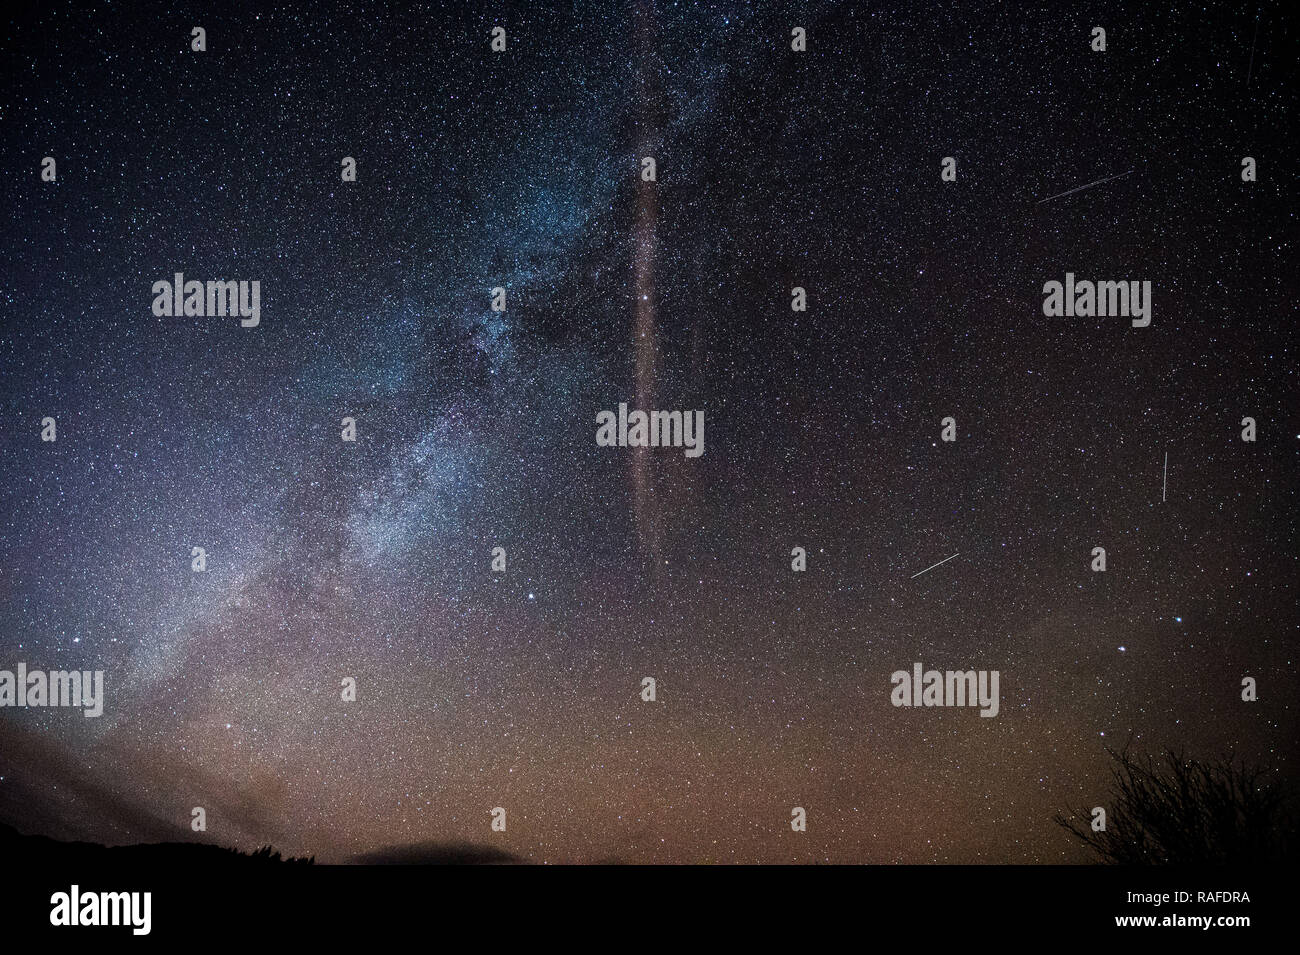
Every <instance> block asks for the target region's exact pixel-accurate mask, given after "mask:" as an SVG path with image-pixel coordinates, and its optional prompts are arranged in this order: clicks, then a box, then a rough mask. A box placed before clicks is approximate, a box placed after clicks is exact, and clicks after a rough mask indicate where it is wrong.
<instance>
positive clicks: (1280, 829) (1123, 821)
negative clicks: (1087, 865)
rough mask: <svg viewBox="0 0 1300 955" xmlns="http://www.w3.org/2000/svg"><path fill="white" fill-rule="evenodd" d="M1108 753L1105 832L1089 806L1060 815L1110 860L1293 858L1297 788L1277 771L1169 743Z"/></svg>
mask: <svg viewBox="0 0 1300 955" xmlns="http://www.w3.org/2000/svg"><path fill="white" fill-rule="evenodd" d="M1107 752H1108V753H1110V755H1111V758H1112V759H1113V760H1114V761H1115V765H1114V766H1113V767H1112V769H1111V775H1112V780H1111V795H1110V798H1109V800H1108V805H1106V806H1104V807H1103V808H1105V810H1106V828H1105V830H1104V831H1101V832H1094V831H1093V829H1092V825H1091V813H1088V812H1082V811H1077V810H1073V809H1067V812H1064V813H1057V814H1056V816H1055V817H1054V820H1055V822H1056V823H1057V825H1059V826H1061V827H1063V828H1064V829H1066V830H1067V831H1068V832H1069V833H1070V834H1071V835H1073V836H1074V837H1075V838H1076V839H1078V840H1079V841H1080V842H1082V843H1083V844H1084V845H1086V846H1088V847H1089V848H1090V849H1092V850H1093V851H1094V852H1096V853H1097V854H1098V855H1099V856H1101V859H1102V861H1103V862H1107V863H1111V864H1114V865H1247V864H1248V865H1260V864H1279V863H1282V862H1283V861H1287V860H1289V859H1291V858H1292V857H1293V855H1294V849H1295V846H1296V824H1295V823H1296V815H1295V802H1296V800H1295V792H1294V790H1293V788H1292V787H1291V786H1290V785H1289V784H1288V783H1286V782H1285V781H1284V780H1282V779H1281V778H1280V777H1279V776H1278V775H1277V774H1276V773H1274V772H1272V771H1271V770H1269V769H1266V768H1263V767H1255V766H1247V765H1246V764H1245V763H1243V762H1238V761H1236V760H1234V759H1233V758H1231V757H1229V758H1227V759H1219V760H1213V761H1203V760H1199V759H1189V758H1187V757H1185V756H1184V755H1183V754H1182V753H1180V752H1175V751H1174V750H1169V749H1166V750H1164V751H1162V752H1161V753H1160V755H1159V756H1151V755H1147V756H1145V757H1141V756H1136V755H1134V754H1132V753H1130V752H1129V747H1128V746H1127V745H1126V746H1125V747H1124V749H1122V750H1115V749H1107ZM1081 820H1082V821H1081Z"/></svg>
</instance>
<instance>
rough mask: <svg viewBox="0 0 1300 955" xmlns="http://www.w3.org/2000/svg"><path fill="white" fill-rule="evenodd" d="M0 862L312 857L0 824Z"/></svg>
mask: <svg viewBox="0 0 1300 955" xmlns="http://www.w3.org/2000/svg"><path fill="white" fill-rule="evenodd" d="M0 859H11V860H12V859H23V860H25V861H26V862H30V863H34V864H47V865H52V866H60V867H66V866H70V865H93V866H114V867H118V866H130V867H137V866H149V867H153V866H161V865H203V866H211V865H241V866H242V865H257V864H262V865H267V864H269V865H276V864H280V865H312V864H313V863H314V862H315V857H314V856H313V857H311V858H306V859H303V858H292V857H289V858H286V857H283V856H281V855H280V853H279V852H278V851H276V850H274V849H272V848H271V847H270V846H263V847H262V848H261V849H258V850H257V851H256V852H240V851H239V850H237V849H226V848H224V847H222V846H218V845H213V844H211V843H206V842H152V843H144V844H141V845H133V846H103V845H100V844H98V843H95V842H60V841H59V840H58V839H50V838H48V837H46V836H25V835H23V834H22V833H20V832H19V831H18V830H17V829H15V828H13V827H12V826H7V825H5V824H3V823H0Z"/></svg>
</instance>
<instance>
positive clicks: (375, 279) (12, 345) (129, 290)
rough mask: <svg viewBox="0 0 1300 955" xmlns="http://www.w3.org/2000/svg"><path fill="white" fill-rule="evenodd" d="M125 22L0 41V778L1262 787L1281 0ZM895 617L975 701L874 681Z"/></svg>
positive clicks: (367, 806)
mask: <svg viewBox="0 0 1300 955" xmlns="http://www.w3.org/2000/svg"><path fill="white" fill-rule="evenodd" d="M147 6H148V5H144V4H132V3H128V4H110V3H101V4H96V5H95V8H94V9H93V10H90V9H81V8H79V7H70V6H68V5H67V4H63V3H41V4H30V5H26V9H20V10H18V11H17V12H15V13H12V14H10V15H9V16H8V19H7V22H6V28H5V30H4V39H3V45H2V47H0V70H2V73H0V76H3V84H4V91H5V95H4V96H3V98H0V159H2V162H3V169H4V172H5V175H4V177H3V179H0V223H2V224H3V228H2V229H0V262H2V263H3V264H2V265H0V370H2V377H0V668H4V669H9V670H13V669H14V668H15V666H16V665H17V663H19V662H20V661H21V662H24V663H26V664H27V666H28V667H29V668H30V669H48V670H57V669H68V668H77V669H86V670H94V669H102V670H103V671H104V673H105V684H106V696H107V700H106V703H105V711H104V715H103V716H102V717H99V718H97V719H91V718H86V717H84V716H83V715H82V713H81V711H80V710H79V709H63V708H44V709H41V708H25V709H20V708H16V707H8V708H4V709H0V822H5V823H9V824H11V825H14V826H16V827H18V828H19V829H20V830H22V831H24V832H38V833H42V834H45V835H50V836H54V837H56V838H61V839H74V838H77V839H89V840H94V841H98V842H104V843H113V844H117V843H134V842H141V841H158V840H167V839H204V840H206V841H212V842H217V843H220V844H221V845H226V846H235V847H239V848H244V849H248V848H253V847H255V846H257V845H261V844H264V843H272V844H274V845H275V846H276V847H277V848H278V849H281V850H283V851H286V852H291V853H295V854H315V855H316V856H317V857H318V859H320V860H322V861H327V862H341V861H347V860H349V859H353V858H356V857H357V856H359V855H361V854H365V853H375V852H383V851H387V850H388V849H389V848H390V847H410V846H419V845H422V844H426V843H439V844H442V843H452V842H456V843H466V842H469V843H476V844H481V845H486V846H492V847H495V848H498V849H502V850H505V851H506V852H509V853H511V854H513V855H515V856H517V857H520V858H522V859H527V860H530V861H550V862H590V861H602V860H615V859H617V860H623V861H631V862H706V861H712V862H825V861H830V862H871V863H890V862H905V863H919V862H1012V863H1051V862H1081V861H1087V859H1088V858H1089V857H1088V855H1087V854H1086V852H1085V851H1084V850H1083V849H1081V848H1080V847H1078V846H1076V845H1075V844H1073V843H1072V842H1071V840H1070V839H1069V837H1068V835H1067V834H1066V833H1064V832H1063V831H1062V830H1061V829H1060V828H1059V827H1057V826H1056V825H1055V824H1054V823H1053V822H1052V815H1053V813H1054V812H1056V811H1058V810H1060V809H1063V808H1064V807H1065V806H1067V805H1070V806H1088V807H1090V806H1094V805H1104V804H1105V800H1106V787H1107V782H1108V780H1107V771H1108V757H1107V755H1106V752H1105V750H1106V747H1107V746H1123V745H1124V744H1125V743H1126V742H1127V741H1129V740H1130V739H1131V741H1132V745H1133V747H1134V748H1135V749H1137V750H1140V751H1142V752H1155V751H1157V750H1159V749H1161V748H1163V747H1175V748H1184V749H1185V750H1186V751H1187V752H1188V753H1189V754H1191V755H1196V756H1202V757H1215V756H1221V755H1227V754H1229V753H1234V754H1236V755H1237V756H1239V757H1242V758H1245V759H1247V760H1250V761H1252V762H1257V763H1269V764H1271V765H1273V766H1275V767H1276V771H1277V773H1278V774H1280V775H1281V776H1284V777H1287V778H1290V779H1292V780H1294V779H1295V778H1296V776H1297V775H1298V773H1297V767H1298V765H1300V763H1298V762H1297V761H1298V760H1300V751H1298V750H1297V746H1296V740H1297V736H1298V733H1297V730H1300V725H1298V724H1300V712H1298V710H1297V707H1298V706H1300V692H1298V691H1297V664H1296V657H1295V644H1296V639H1297V614H1296V601H1297V588H1296V584H1297V580H1298V579H1300V575H1298V574H1297V570H1298V568H1297V533H1296V532H1297V505H1298V504H1300V493H1298V491H1300V484H1298V481H1297V474H1298V472H1297V468H1296V465H1297V454H1298V453H1300V414H1297V400H1296V399H1297V394H1298V393H1300V392H1298V389H1297V375H1296V362H1297V344H1298V343H1300V333H1298V332H1297V330H1296V329H1297V325H1296V322H1297V310H1296V307H1295V295H1296V290H1297V281H1296V277H1297V275H1298V274H1300V269H1298V268H1297V265H1298V264H1300V262H1298V259H1297V255H1296V238H1295V227H1296V212H1295V209H1296V203H1295V200H1294V197H1295V195H1296V173H1295V159H1296V150H1295V147H1296V139H1295V130H1296V114H1295V105H1296V104H1295V97H1294V89H1293V88H1292V87H1289V86H1288V85H1287V81H1286V80H1285V79H1284V77H1285V76H1286V75H1288V74H1289V73H1290V71H1291V69H1293V68H1294V61H1295V54H1294V51H1295V45H1294V44H1295V39H1296V36H1295V27H1294V25H1293V24H1291V23H1289V22H1288V21H1287V19H1286V17H1285V9H1284V8H1285V7H1286V4H1279V3H1262V4H1259V5H1254V4H1246V3H1239V4H1231V5H1208V6H1207V5H1201V4H1196V5H1192V4H1175V5H1170V4H1167V3H1161V4H1155V3H1151V4H1148V3H1142V4H1124V5H1121V4H1119V3H1112V4H1100V5H1091V6H1088V7H1084V6H1076V7H1075V8H1074V9H1073V10H1069V11H1067V10H1066V8H1065V6H1064V5H1056V4H1045V5H1034V6H1024V5H1020V4H1003V3H962V4H956V5H954V4H934V5H928V4H920V3H917V4H913V3H892V4H878V3H865V2H845V3H833V2H807V3H793V4H784V3H748V4H747V3H721V2H719V3H699V4H690V3H684V2H683V3H669V2H658V3H653V2H651V0H639V2H638V0H627V2H610V3H597V2H591V3H585V2H584V3H571V4H550V3H527V4H518V5H510V4H485V5H481V4H472V3H459V2H449V3H446V4H436V3H434V4H423V5H420V6H419V7H406V8H402V9H400V10H394V9H392V8H391V7H390V5H384V7H383V8H379V7H371V8H365V9H363V8H361V7H359V6H356V7H355V8H354V10H353V11H351V12H346V13H344V12H331V10H330V8H329V5H327V4H301V5H298V6H296V7H290V6H284V5H279V4H275V5H272V4H257V5H253V4H239V5H221V8H222V9H221V10H220V11H213V10H212V9H210V5H208V4H193V5H189V6H186V5H158V8H157V10H156V11H154V12H149V11H148V10H147V9H146V8H147ZM227 6H232V7H236V6H237V7H239V8H241V9H239V10H238V11H236V12H232V11H229V10H226V9H225V8H226V7H227ZM244 7H247V8H248V9H247V11H245V10H243V9H242V8H244ZM259 10H260V12H258V11H259ZM195 26H199V27H202V28H204V29H205V30H206V40H207V50H206V51H204V52H194V51H192V50H191V49H190V42H191V29H192V28H193V27H195ZM494 26H503V27H505V29H506V31H507V49H506V51H505V52H503V53H494V52H493V51H492V50H491V48H490V41H491V31H492V28H493V27H494ZM796 26H800V27H803V28H805V29H806V30H807V37H808V49H807V51H806V52H795V51H793V50H792V49H791V30H792V29H793V28H794V27H796ZM1094 26H1102V27H1104V28H1105V30H1106V42H1107V49H1106V50H1105V52H1094V51H1093V50H1092V49H1091V48H1090V42H1091V31H1092V28H1093V27H1094ZM46 156H52V157H54V158H55V160H56V162H57V179H56V180H55V181H54V182H46V181H43V180H42V178H41V162H42V159H43V157H46ZM345 156H351V157H354V158H355V159H356V162H357V178H356V181H355V182H344V181H342V178H341V172H340V168H341V167H340V163H341V160H342V158H343V157H345ZM645 156H653V157H654V158H655V160H656V166H657V179H656V181H654V182H646V181H644V180H643V178H642V174H641V169H642V166H641V160H642V158H643V157H645ZM946 156H951V157H954V158H955V159H956V161H957V180H956V181H955V182H944V181H942V180H941V178H940V164H941V161H942V159H943V157H946ZM1245 156H1251V157H1253V158H1254V159H1255V160H1256V162H1257V165H1258V179H1257V181H1255V182H1243V181H1242V177H1241V168H1242V167H1241V162H1242V158H1243V157H1245ZM1112 176H1113V177H1116V178H1113V179H1110V180H1109V181H1106V182H1103V183H1099V184H1097V185H1094V186H1091V187H1090V188H1087V189H1082V190H1079V191H1077V192H1071V193H1070V194H1068V195H1063V196H1062V195H1059V194H1061V193H1065V192H1067V191H1068V190H1072V189H1074V188H1075V187H1078V186H1082V185H1085V184H1088V183H1094V182H1096V181H1097V180H1102V179H1107V178H1108V177H1112ZM1054 196H1055V198H1049V197H1054ZM1043 200H1047V201H1043ZM176 272H183V273H184V274H185V276H186V279H187V280H191V279H197V280H200V281H207V280H217V279H225V280H241V279H242V280H258V281H260V283H261V285H260V288H261V316H260V317H261V321H260V324H259V325H258V326H257V327H255V328H244V327H241V324H240V322H239V320H238V319H237V318H232V317H214V316H209V317H194V316H188V317H187V316H171V317H158V316H155V315H154V314H153V312H152V311H151V303H152V302H153V298H154V295H153V292H152V291H151V289H152V286H153V284H154V283H155V282H157V281H159V280H163V279H167V280H170V279H171V278H172V276H173V274H174V273H176ZM1067 272H1072V273H1074V274H1075V276H1076V277H1077V278H1079V279H1090V280H1146V281H1150V282H1151V283H1152V313H1151V319H1152V320H1151V324H1150V326H1149V327H1146V328H1135V327H1132V326H1131V324H1130V321H1129V320H1128V318H1125V317H1104V318H1100V317H1047V316H1045V315H1044V313H1043V285H1044V283H1045V282H1048V281H1051V280H1055V281H1063V280H1064V278H1065V275H1066V273H1067ZM498 286H499V287H503V288H505V289H506V290H507V307H506V310H505V311H504V312H499V311H494V310H493V309H492V307H491V291H492V289H493V288H494V287H498ZM796 286H799V287H803V288H805V289H806V290H807V301H808V308H807V310H806V311H804V312H795V311H793V310H792V308H791V289H792V288H794V287H796ZM620 402H624V403H627V404H628V405H629V406H630V407H632V408H644V409H699V410H702V411H703V412H704V417H705V424H706V431H705V445H704V447H705V452H704V454H703V455H701V456H699V457H687V456H686V455H685V454H684V453H683V451H682V449H680V448H657V449H644V450H642V449H633V448H626V447H615V448H609V447H598V446H597V444H596V442H595V440H594V438H595V432H596V415H597V414H598V412H600V411H601V410H605V409H617V407H618V405H619V403H620ZM47 416H49V417H53V418H55V419H56V421H57V441H55V442H44V441H42V440H41V430H42V425H41V422H42V419H43V418H45V417H47ZM349 416H350V417H353V418H355V419H356V423H357V440H356V442H355V443H346V442H344V441H342V440H341V437H340V431H341V420H342V419H343V418H344V417H349ZM948 416H951V417H953V418H955V420H956V428H957V440H956V441H955V442H945V441H942V440H941V439H940V431H941V424H940V422H941V419H943V418H945V417H948ZM1246 416H1250V417H1253V418H1254V419H1255V420H1256V422H1257V427H1258V440H1257V441H1256V442H1254V443H1247V442H1244V441H1243V440H1242V439H1241V430H1242V425H1241V419H1242V418H1243V417H1246ZM1166 455H1167V462H1168V463H1167V471H1166V466H1165V460H1166ZM1162 496H1163V500H1162ZM195 546H200V547H203V548H205V550H206V552H207V555H208V556H207V570H206V572H203V573H196V572H193V571H192V570H191V548H192V547H195ZM498 546H499V547H503V548H505V551H506V554H507V570H506V572H505V573H504V574H500V573H493V572H492V571H491V560H492V549H493V548H494V547H498ZM796 546H800V547H804V548H806V550H807V555H808V566H807V570H806V571H805V572H795V571H793V570H792V569H791V550H792V548H794V547H796ZM1098 546H1100V547H1104V548H1105V549H1106V554H1107V569H1106V571H1105V572H1104V573H1100V572H1093V571H1092V570H1091V569H1090V563H1091V560H1092V557H1091V552H1092V549H1093V548H1094V547H1098ZM954 554H955V555H957V556H955V557H953V558H952V559H951V560H947V561H946V562H945V563H942V564H941V565H940V566H937V567H933V569H930V570H928V571H927V572H926V573H924V574H920V575H919V576H916V575H917V574H918V572H920V571H922V570H925V569H926V568H928V567H931V565H934V564H935V563H936V562H939V561H943V560H944V559H945V558H948V557H949V556H950V555H954ZM918 661H919V662H921V663H923V664H924V665H925V667H926V668H927V669H928V668H931V667H934V668H937V669H940V670H944V669H959V670H966V669H976V670H981V669H987V670H997V671H999V673H1000V677H1001V684H1000V698H1001V707H1000V712H999V713H998V715H997V716H996V717H994V718H982V717H981V716H980V715H979V712H978V710H977V709H972V708H951V709H948V708H920V707H918V708H903V707H895V706H893V705H891V702H890V691H891V683H890V674H891V673H892V672H894V671H896V670H907V671H910V670H911V668H912V665H913V663H915V662H918ZM647 676H650V677H654V678H655V679H656V680H657V700H656V701H655V702H643V701H642V699H641V695H640V692H641V681H642V678H643V677H647ZM1246 676H1250V677H1253V678H1254V679H1255V680H1256V681H1257V683H1258V694H1259V699H1258V701H1257V702H1253V703H1249V702H1243V700H1242V698H1241V693H1242V687H1241V681H1242V679H1243V677H1246ZM346 677H352V678H354V679H355V680H356V681H357V699H356V700H355V701H354V702H345V701H343V700H342V699H341V690H340V684H341V681H342V680H343V679H344V678H346ZM195 806H202V807H204V808H205V809H206V812H207V823H208V824H207V831H206V832H205V833H194V832H192V831H191V829H190V821H191V808H192V807H195ZM497 806H500V807H504V808H505V809H506V810H507V814H508V816H507V818H508V824H507V829H506V831H504V832H493V831H492V830H491V828H490V823H491V816H490V811H491V810H492V809H493V808H494V807H497ZM796 806H799V807H804V808H805V809H806V810H807V815H808V829H807V831H806V832H795V831H792V829H791V826H790V819H791V808H792V807H796Z"/></svg>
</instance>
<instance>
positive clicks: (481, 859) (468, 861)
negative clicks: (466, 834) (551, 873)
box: [351, 842, 524, 865]
mask: <svg viewBox="0 0 1300 955" xmlns="http://www.w3.org/2000/svg"><path fill="white" fill-rule="evenodd" d="M351 861H352V862H354V863H356V864H358V865H510V864H518V863H521V862H523V861H524V860H523V859H521V858H519V857H518V856H516V855H512V854H511V853H509V852H506V851H505V850H504V849H498V848H496V847H495V846H480V845H475V844H474V843H472V842H421V843H416V844H415V845H409V846H387V847H385V848H383V849H377V850H375V851H374V852H366V853H363V854H362V855H359V856H356V857H354V858H353V859H352V860H351Z"/></svg>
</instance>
